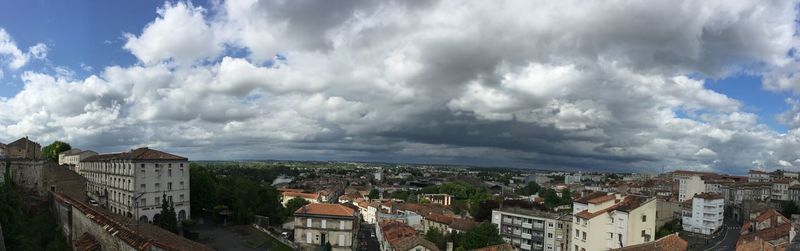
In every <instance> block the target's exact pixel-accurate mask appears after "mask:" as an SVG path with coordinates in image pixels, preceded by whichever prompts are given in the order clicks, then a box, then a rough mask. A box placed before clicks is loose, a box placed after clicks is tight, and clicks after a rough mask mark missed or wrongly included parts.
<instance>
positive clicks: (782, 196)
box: [770, 178, 800, 201]
mask: <svg viewBox="0 0 800 251" xmlns="http://www.w3.org/2000/svg"><path fill="white" fill-rule="evenodd" d="M771 183H772V190H771V196H770V198H771V199H772V200H783V201H787V200H791V197H790V196H789V187H791V186H793V185H800V181H798V180H795V179H790V178H779V179H775V180H773V181H772V182H771Z"/></svg>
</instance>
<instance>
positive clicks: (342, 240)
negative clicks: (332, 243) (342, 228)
mask: <svg viewBox="0 0 800 251" xmlns="http://www.w3.org/2000/svg"><path fill="white" fill-rule="evenodd" d="M344 245H345V244H344V235H343V234H340V235H339V246H344Z"/></svg>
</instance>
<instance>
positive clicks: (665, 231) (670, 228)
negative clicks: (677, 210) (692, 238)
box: [656, 219, 682, 239]
mask: <svg viewBox="0 0 800 251" xmlns="http://www.w3.org/2000/svg"><path fill="white" fill-rule="evenodd" d="M681 229H682V228H681V222H680V220H678V219H674V220H672V221H669V222H667V223H666V224H664V226H662V227H661V228H659V229H658V231H656V239H660V238H661V237H664V236H667V235H670V234H672V233H675V232H678V231H681Z"/></svg>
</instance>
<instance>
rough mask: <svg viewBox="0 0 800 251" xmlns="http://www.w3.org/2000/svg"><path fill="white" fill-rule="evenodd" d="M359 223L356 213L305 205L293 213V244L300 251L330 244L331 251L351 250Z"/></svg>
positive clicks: (334, 206)
mask: <svg viewBox="0 0 800 251" xmlns="http://www.w3.org/2000/svg"><path fill="white" fill-rule="evenodd" d="M358 227H359V220H358V214H357V213H356V211H355V210H354V209H352V208H350V207H347V206H344V205H340V204H308V205H305V206H303V207H301V208H299V209H297V211H295V212H294V241H295V243H296V244H297V245H298V246H299V247H300V249H301V250H316V249H317V248H319V247H321V246H323V245H325V243H330V244H331V247H332V248H333V249H332V250H334V251H345V250H355V249H356V247H357V243H358V242H357V241H356V238H357V237H358V235H357V233H358Z"/></svg>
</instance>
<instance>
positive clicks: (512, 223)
mask: <svg viewBox="0 0 800 251" xmlns="http://www.w3.org/2000/svg"><path fill="white" fill-rule="evenodd" d="M492 223H494V224H495V225H497V227H498V229H499V230H500V236H502V237H503V240H505V241H506V242H507V243H511V245H513V246H514V247H516V248H517V249H520V250H542V251H567V250H569V247H570V240H571V239H570V233H571V230H570V229H571V226H572V216H571V215H569V214H556V213H551V212H544V211H540V210H536V209H526V208H519V207H504V208H500V209H495V210H492Z"/></svg>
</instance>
